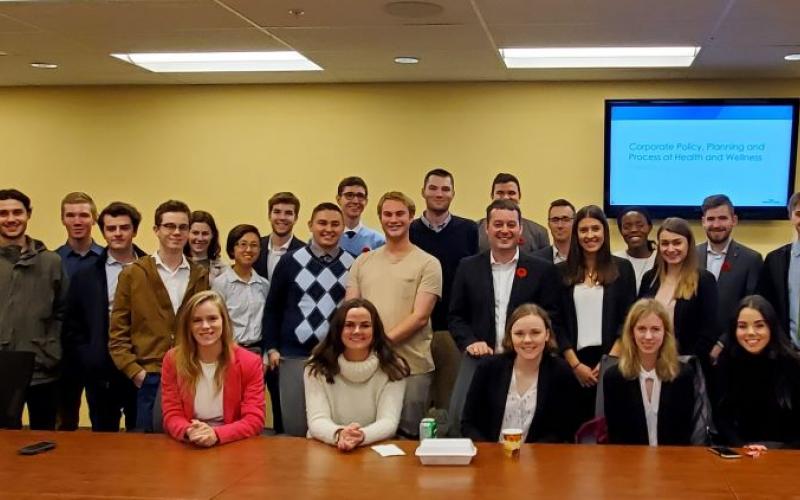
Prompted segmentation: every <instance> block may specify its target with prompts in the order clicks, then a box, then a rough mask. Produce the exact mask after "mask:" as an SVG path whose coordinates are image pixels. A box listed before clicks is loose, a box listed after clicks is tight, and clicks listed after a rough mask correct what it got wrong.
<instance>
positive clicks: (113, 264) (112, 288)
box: [106, 254, 136, 314]
mask: <svg viewBox="0 0 800 500" xmlns="http://www.w3.org/2000/svg"><path fill="white" fill-rule="evenodd" d="M135 261H136V255H135V254H134V260H132V261H130V262H128V263H127V264H123V263H122V262H120V261H118V260H117V259H115V258H114V257H112V256H111V254H108V258H107V259H106V285H107V287H106V288H107V291H108V314H111V309H113V308H114V294H115V293H116V292H117V282H118V281H119V273H121V272H122V270H123V269H124V268H125V266H127V265H129V264H133V263H134V262H135Z"/></svg>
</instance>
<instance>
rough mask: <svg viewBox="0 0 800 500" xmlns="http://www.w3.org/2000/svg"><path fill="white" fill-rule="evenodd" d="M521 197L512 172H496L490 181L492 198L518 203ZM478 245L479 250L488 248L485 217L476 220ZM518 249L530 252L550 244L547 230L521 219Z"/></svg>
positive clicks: (482, 250) (517, 181)
mask: <svg viewBox="0 0 800 500" xmlns="http://www.w3.org/2000/svg"><path fill="white" fill-rule="evenodd" d="M521 198H522V191H521V190H520V187H519V180H517V178H516V176H514V175H512V174H506V173H500V174H497V175H496V176H495V178H494V180H493V181H492V199H493V200H511V201H513V202H514V203H516V204H517V205H519V200H520V199H521ZM478 225H479V226H480V228H479V229H478V237H479V241H478V245H479V246H480V250H481V252H485V251H486V250H488V249H489V240H488V238H487V237H486V219H481V220H480V221H478ZM519 239H520V243H519V249H520V251H522V252H526V253H532V252H534V251H535V250H537V249H539V248H544V247H546V246H547V245H549V244H550V241H549V240H548V239H547V230H545V228H544V227H543V226H542V225H540V224H537V223H536V222H533V221H532V220H528V219H522V234H520V237H519Z"/></svg>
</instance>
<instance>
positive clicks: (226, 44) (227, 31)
mask: <svg viewBox="0 0 800 500" xmlns="http://www.w3.org/2000/svg"><path fill="white" fill-rule="evenodd" d="M388 1H389V0H68V1H64V0H61V1H57V0H54V1H49V0H38V1H7V0H0V51H2V52H5V53H6V55H5V56H0V85H6V86H8V85H85V84H180V83H203V84H209V83H287V82H409V81H504V80H506V81H507V80H609V79H653V78H656V79H663V78H754V77H757V78H797V77H800V62H796V63H789V62H786V61H784V60H783V56H784V55H786V54H787V53H790V52H800V0H433V1H434V2H435V3H436V4H438V5H439V6H441V7H442V9H441V12H439V13H438V14H434V15H428V16H423V17H398V16H394V15H391V14H389V13H388V11H387V10H388V9H387V8H386V5H387V3H388ZM296 9H300V10H302V11H303V12H304V13H303V14H302V15H295V14H292V13H291V12H290V11H292V10H296ZM586 45H603V46H625V45H700V46H701V47H702V50H701V52H700V55H699V56H698V58H697V59H696V60H695V63H694V65H693V66H692V67H691V68H688V69H652V70H651V69H644V70H638V69H637V70H630V69H629V70H508V69H506V68H505V66H504V65H503V63H502V61H501V59H500V58H499V55H498V53H497V48H500V47H523V46H586ZM287 47H288V48H291V49H293V50H297V51H299V52H300V53H302V54H303V55H305V56H306V57H308V58H309V59H311V60H313V61H314V62H316V63H317V64H319V65H320V66H322V67H323V68H324V69H325V71H321V72H287V73H206V74H168V75H167V74H155V73H150V72H148V71H146V70H144V69H140V68H137V67H135V66H132V65H130V64H127V63H125V62H122V61H119V60H117V59H114V58H112V57H110V56H109V54H110V53H112V52H183V51H238V50H259V51H267V50H286V49H287ZM396 56H416V57H418V58H420V60H421V62H420V64H417V65H398V64H395V63H394V62H393V59H394V57H396ZM40 61H41V62H52V63H56V64H58V65H59V68H58V69H56V70H40V69H34V68H31V67H30V63H31V62H40Z"/></svg>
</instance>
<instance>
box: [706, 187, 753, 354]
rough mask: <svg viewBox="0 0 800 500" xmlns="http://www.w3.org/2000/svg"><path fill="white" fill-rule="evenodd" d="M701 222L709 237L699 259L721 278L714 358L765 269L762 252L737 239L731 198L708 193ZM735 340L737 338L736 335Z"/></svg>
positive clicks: (716, 276)
mask: <svg viewBox="0 0 800 500" xmlns="http://www.w3.org/2000/svg"><path fill="white" fill-rule="evenodd" d="M701 209H702V211H703V217H702V219H701V222H702V224H703V230H704V231H705V232H706V238H707V241H706V242H705V243H702V244H700V245H698V246H697V249H696V251H697V262H698V263H699V264H700V269H706V270H708V271H710V272H711V274H713V275H714V277H715V278H717V290H718V291H719V328H720V335H719V338H718V339H717V342H716V344H715V345H714V347H713V348H712V349H711V362H712V363H716V360H717V358H718V357H719V355H720V353H721V352H722V350H723V349H725V346H726V345H727V344H728V343H729V342H730V341H731V340H730V336H729V332H728V329H729V328H730V322H731V320H732V319H733V318H732V317H731V314H733V312H734V311H735V310H736V306H737V304H738V303H739V301H740V300H741V299H742V298H743V297H746V296H748V295H750V294H752V293H755V290H756V285H757V284H758V275H759V273H760V272H761V264H762V260H761V254H760V253H758V252H756V251H755V250H752V249H750V248H747V247H746V246H744V245H742V244H741V243H739V242H738V241H735V240H734V239H733V228H734V227H736V224H737V223H738V222H739V218H738V217H737V216H736V213H735V212H734V209H733V203H732V202H731V200H730V198H728V197H727V196H726V195H724V194H715V195H711V196H708V197H706V199H705V200H703V205H702V206H701ZM734 341H735V339H734Z"/></svg>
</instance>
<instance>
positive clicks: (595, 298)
mask: <svg viewBox="0 0 800 500" xmlns="http://www.w3.org/2000/svg"><path fill="white" fill-rule="evenodd" d="M603 291H604V290H603V287H602V286H588V285H586V284H585V283H580V284H577V285H575V287H574V290H573V292H572V297H573V299H574V301H575V316H576V317H577V319H578V343H577V345H576V346H575V347H576V348H577V350H578V351H580V350H581V349H583V348H584V347H592V346H598V345H603Z"/></svg>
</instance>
